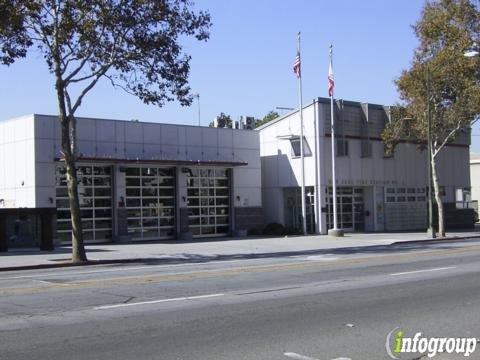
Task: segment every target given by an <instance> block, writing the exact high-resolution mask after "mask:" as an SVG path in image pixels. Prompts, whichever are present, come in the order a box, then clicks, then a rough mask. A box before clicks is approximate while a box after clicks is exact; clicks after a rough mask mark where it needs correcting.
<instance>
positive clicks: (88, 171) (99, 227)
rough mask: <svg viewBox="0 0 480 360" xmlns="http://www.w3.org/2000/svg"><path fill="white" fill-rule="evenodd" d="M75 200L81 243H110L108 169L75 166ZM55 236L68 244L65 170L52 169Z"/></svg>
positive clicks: (61, 167) (110, 206)
mask: <svg viewBox="0 0 480 360" xmlns="http://www.w3.org/2000/svg"><path fill="white" fill-rule="evenodd" d="M77 179H78V197H79V202H80V214H81V217H82V226H83V237H84V241H85V242H90V243H92V242H106V241H111V240H112V167H111V166H94V165H79V166H78V168H77ZM56 203H57V234H58V237H59V238H60V239H61V241H62V242H65V243H71V239H72V235H71V232H72V225H71V220H70V205H69V202H68V193H67V176H66V168H65V166H63V165H58V166H57V167H56Z"/></svg>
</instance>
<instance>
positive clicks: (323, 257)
mask: <svg viewBox="0 0 480 360" xmlns="http://www.w3.org/2000/svg"><path fill="white" fill-rule="evenodd" d="M338 259H339V258H338V257H331V256H328V255H310V256H307V257H306V258H305V260H309V261H335V260H338Z"/></svg>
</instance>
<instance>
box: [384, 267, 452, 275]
mask: <svg viewBox="0 0 480 360" xmlns="http://www.w3.org/2000/svg"><path fill="white" fill-rule="evenodd" d="M455 268H456V266H447V267H439V268H433V269H425V270H415V271H406V272H399V273H393V274H390V276H400V275H410V274H419V273H424V272H432V271H442V270H450V269H455Z"/></svg>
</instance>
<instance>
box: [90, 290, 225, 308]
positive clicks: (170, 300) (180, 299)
mask: <svg viewBox="0 0 480 360" xmlns="http://www.w3.org/2000/svg"><path fill="white" fill-rule="evenodd" d="M224 295H225V294H209V295H198V296H184V297H179V298H171V299H161V300H152V301H142V302H136V303H126V304H115V305H102V306H95V307H94V308H93V309H94V310H108V309H116V308H121V307H127V306H138V305H150V304H160V303H165V302H172V301H185V300H196V299H208V298H213V297H219V296H224Z"/></svg>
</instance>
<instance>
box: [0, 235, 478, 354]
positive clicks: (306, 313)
mask: <svg viewBox="0 0 480 360" xmlns="http://www.w3.org/2000/svg"><path fill="white" fill-rule="evenodd" d="M479 272H480V241H452V242H444V243H442V242H438V243H424V244H418V243H415V244H398V245H385V246H375V247H368V248H360V247H359V248H358V251H356V252H355V251H335V250H332V249H331V250H328V251H323V252H319V253H312V252H311V251H309V252H306V253H305V254H304V255H302V254H296V255H295V256H273V255H272V256H271V257H260V258H255V257H252V258H251V259H248V258H245V259H229V260H224V261H211V262H202V263H195V262H188V263H178V264H163V265H162V264H148V263H145V264H128V265H127V264H124V265H120V264H117V265H107V266H92V267H80V268H78V267H77V268H62V269H44V270H35V271H11V272H2V273H0V296H1V300H0V301H1V303H0V311H1V314H2V315H1V319H2V320H1V321H0V338H1V343H0V358H1V359H55V358H56V359H106V360H108V359H185V360H186V359H209V360H216V359H249V360H250V359H277V360H281V359H284V360H288V359H300V360H301V359H303V360H309V359H313V360H331V359H352V360H353V359H355V360H357V359H389V358H390V357H389V355H388V354H387V350H386V338H387V335H388V334H389V333H390V332H391V331H392V330H394V329H396V328H401V329H403V330H404V331H405V332H406V333H407V334H409V335H411V336H413V334H415V333H417V332H421V333H422V335H423V336H425V337H433V336H436V337H455V338H459V337H469V338H472V337H475V338H479V337H480V286H479V285H480V278H479ZM397 356H398V358H401V359H418V358H423V357H419V356H418V355H415V354H397ZM455 356H457V357H455ZM424 358H427V356H426V355H425V357H424ZM436 358H438V359H447V358H448V359H454V358H463V355H460V356H458V355H455V354H453V355H448V354H443V355H442V354H440V355H438V356H437V357H436ZM469 358H471V359H480V349H477V351H476V352H474V353H473V354H472V355H471V356H470V357H469Z"/></svg>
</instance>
